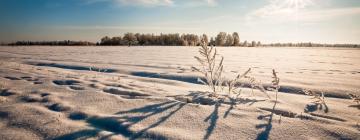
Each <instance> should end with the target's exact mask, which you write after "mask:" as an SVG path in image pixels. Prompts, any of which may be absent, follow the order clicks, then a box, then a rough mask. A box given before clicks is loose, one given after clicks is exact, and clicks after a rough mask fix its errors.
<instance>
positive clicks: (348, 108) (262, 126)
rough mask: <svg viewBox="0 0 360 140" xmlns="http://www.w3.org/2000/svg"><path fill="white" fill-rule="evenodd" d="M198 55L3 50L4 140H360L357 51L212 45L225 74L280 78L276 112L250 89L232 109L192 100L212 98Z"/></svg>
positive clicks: (182, 50) (158, 50) (153, 50)
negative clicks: (320, 96)
mask: <svg viewBox="0 0 360 140" xmlns="http://www.w3.org/2000/svg"><path fill="white" fill-rule="evenodd" d="M197 51H198V48H197V47H194V48H191V47H0V60H1V61H0V88H1V91H0V104H1V106H0V139H5V140H6V139H313V138H315V139H359V136H360V124H359V123H360V122H359V120H360V116H359V115H360V112H359V111H360V110H359V109H360V106H359V105H358V104H357V103H355V102H352V100H350V99H349V97H348V95H347V94H348V93H353V94H356V95H359V91H356V90H359V88H360V61H359V60H360V50H359V49H347V48H218V51H219V53H220V54H221V55H223V56H224V57H225V60H224V62H225V63H224V65H225V70H226V74H227V75H228V76H231V75H235V74H236V73H238V72H240V73H242V72H244V71H245V70H247V69H248V68H252V73H251V74H252V75H253V76H255V77H256V78H258V79H259V80H261V81H262V82H263V83H264V85H265V86H266V84H269V83H270V82H271V70H272V69H276V71H278V76H279V77H280V79H281V80H280V81H281V82H280V86H281V88H280V92H279V94H278V103H277V106H276V108H275V109H274V108H273V104H274V100H273V99H274V96H275V94H274V93H272V92H269V95H270V97H272V98H271V99H268V98H267V97H266V96H265V95H264V94H262V93H260V92H259V91H255V93H254V95H253V94H252V93H251V89H249V88H247V87H244V88H243V91H242V93H241V95H240V96H239V97H238V99H236V100H234V101H231V102H233V103H234V104H229V103H225V102H224V103H214V104H210V103H209V104H210V105H203V104H196V103H188V102H190V100H195V99H194V97H199V96H202V95H203V94H204V93H206V92H207V91H208V89H207V87H206V86H204V85H201V84H199V83H198V82H197V77H199V76H200V75H199V74H198V73H196V72H194V71H192V70H191V67H192V66H198V63H197V62H196V60H195V59H194V58H193V56H196V55H198V54H197V53H198V52H197ZM89 67H91V69H90V68H89ZM302 89H311V90H315V91H323V92H324V93H325V96H326V98H325V102H326V104H321V103H316V102H314V99H312V97H310V96H306V95H304V94H303V92H302Z"/></svg>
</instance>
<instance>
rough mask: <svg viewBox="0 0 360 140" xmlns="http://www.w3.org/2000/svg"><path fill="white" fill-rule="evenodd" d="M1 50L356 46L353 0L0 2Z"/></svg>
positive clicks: (357, 14) (358, 31) (358, 26)
mask: <svg viewBox="0 0 360 140" xmlns="http://www.w3.org/2000/svg"><path fill="white" fill-rule="evenodd" d="M0 19H1V22H0V42H10V41H15V40H37V41H42V40H68V39H69V40H87V41H99V40H100V38H101V37H103V36H105V35H108V36H119V35H122V34H123V33H125V32H140V33H156V34H160V33H195V34H199V35H200V34H202V33H206V34H208V35H210V36H215V35H216V34H217V33H218V32H220V31H225V32H228V33H232V32H235V31H236V32H238V33H239V34H240V38H241V41H244V40H248V41H249V40H259V41H262V42H265V43H269V42H309V41H311V42H319V43H358V44H360V1H359V0H0Z"/></svg>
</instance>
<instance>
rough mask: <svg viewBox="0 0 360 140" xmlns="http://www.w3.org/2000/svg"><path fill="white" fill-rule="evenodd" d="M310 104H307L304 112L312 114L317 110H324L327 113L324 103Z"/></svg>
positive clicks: (327, 109) (327, 108)
mask: <svg viewBox="0 0 360 140" xmlns="http://www.w3.org/2000/svg"><path fill="white" fill-rule="evenodd" d="M311 103H312V104H307V105H306V106H305V108H304V112H306V113H307V112H314V111H317V110H324V112H325V113H328V112H329V107H328V106H327V105H326V103H319V102H311Z"/></svg>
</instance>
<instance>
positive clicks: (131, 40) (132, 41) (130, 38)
mask: <svg viewBox="0 0 360 140" xmlns="http://www.w3.org/2000/svg"><path fill="white" fill-rule="evenodd" d="M123 40H124V44H126V45H128V46H129V47H130V46H131V45H136V44H137V43H138V40H137V38H136V36H135V35H134V34H133V33H126V34H125V35H124V38H123Z"/></svg>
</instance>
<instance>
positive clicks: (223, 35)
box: [215, 32, 226, 46]
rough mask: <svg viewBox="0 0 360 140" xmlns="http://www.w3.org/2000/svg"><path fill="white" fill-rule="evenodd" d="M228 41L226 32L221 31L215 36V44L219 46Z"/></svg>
mask: <svg viewBox="0 0 360 140" xmlns="http://www.w3.org/2000/svg"><path fill="white" fill-rule="evenodd" d="M225 43H226V33H225V32H220V33H219V34H218V35H217V36H216V38H215V44H216V45H217V46H224V45H225Z"/></svg>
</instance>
